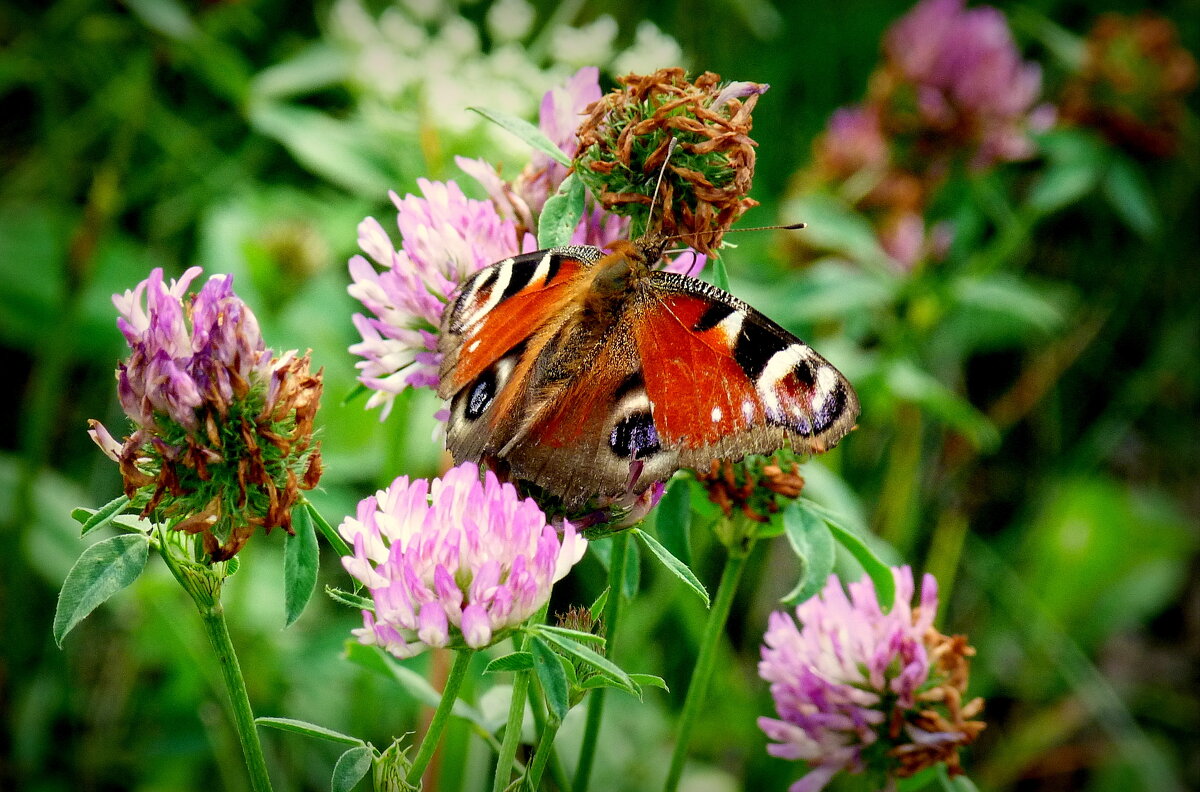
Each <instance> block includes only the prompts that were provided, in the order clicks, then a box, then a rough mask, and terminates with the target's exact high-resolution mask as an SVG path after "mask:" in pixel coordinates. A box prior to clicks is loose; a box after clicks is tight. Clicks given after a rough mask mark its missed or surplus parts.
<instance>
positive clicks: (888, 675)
mask: <svg viewBox="0 0 1200 792" xmlns="http://www.w3.org/2000/svg"><path fill="white" fill-rule="evenodd" d="M892 575H893V577H894V579H895V581H896V599H895V604H894V605H893V606H892V609H891V610H890V611H888V612H884V611H883V609H882V608H881V607H880V605H879V600H878V598H877V596H876V593H875V587H874V586H873V585H872V583H871V581H870V579H864V580H862V581H859V582H856V583H851V584H850V586H849V588H850V595H849V597H847V596H846V592H845V591H844V590H843V589H842V586H841V583H840V582H839V580H838V578H837V577H836V576H830V578H829V582H828V583H827V584H826V586H825V589H824V590H823V591H822V592H821V593H820V594H818V595H817V596H816V597H813V598H812V599H810V600H808V601H806V602H804V603H803V604H801V605H800V606H799V607H798V608H796V619H795V620H793V619H792V617H791V616H789V615H788V614H786V613H784V612H781V611H776V612H775V613H772V614H771V616H770V618H769V621H768V628H767V632H766V635H765V636H764V639H763V640H764V646H763V648H762V661H761V662H760V663H759V666H758V672H759V675H760V676H761V677H762V678H763V679H764V680H766V681H767V682H770V683H771V695H772V696H773V697H774V699H775V708H776V711H777V713H778V715H779V718H778V719H776V718H759V720H758V724H759V727H760V728H762V730H763V731H764V732H766V734H767V736H768V737H769V738H770V739H772V740H775V741H776V742H775V743H773V744H771V745H768V746H767V751H768V752H769V753H770V754H771V755H773V756H778V757H781V758H784V759H803V760H804V761H806V762H808V763H809V766H810V768H811V769H810V770H809V772H808V773H807V774H806V775H805V776H804V777H803V778H801V779H800V780H799V781H797V782H796V783H795V784H793V785H792V786H791V787H790V792H817V791H818V790H820V789H822V788H823V787H824V786H825V785H826V784H827V783H828V782H829V780H830V779H831V778H832V777H833V776H834V775H835V774H836V773H837V772H838V771H840V770H846V771H848V772H851V773H862V772H864V771H867V772H872V773H875V774H886V775H888V776H900V777H906V776H909V775H912V774H913V773H915V772H917V771H918V770H920V769H922V768H924V767H928V766H930V765H933V764H936V763H938V762H946V763H947V766H948V770H949V772H950V773H951V774H956V773H961V772H962V771H961V768H960V767H959V758H958V749H959V748H960V747H961V746H964V745H967V744H969V743H971V742H973V741H974V740H975V738H976V737H977V736H978V734H979V732H980V731H982V730H983V728H984V724H983V723H982V722H981V721H976V720H971V718H973V717H974V716H975V715H976V714H978V712H979V711H980V710H981V709H982V707H983V700H982V699H975V700H973V701H971V702H970V703H968V704H966V705H964V704H963V703H962V696H963V693H964V692H965V690H966V685H967V670H968V661H967V658H968V657H970V656H971V655H973V654H974V650H973V649H972V648H971V647H969V646H967V644H966V639H965V638H964V637H963V636H953V637H950V636H945V635H942V634H941V633H939V632H938V631H937V630H935V629H934V628H933V618H934V615H935V613H936V611H937V582H936V581H935V580H934V579H933V577H932V576H931V575H926V576H925V578H924V581H923V582H922V585H921V599H920V603H919V605H918V606H917V607H915V608H914V607H912V606H911V605H910V600H911V599H912V596H913V588H914V586H913V576H912V570H911V569H910V568H909V567H907V566H904V567H897V568H893V569H892ZM797 622H799V626H797Z"/></svg>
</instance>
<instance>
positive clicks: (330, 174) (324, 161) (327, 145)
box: [248, 99, 395, 195]
mask: <svg viewBox="0 0 1200 792" xmlns="http://www.w3.org/2000/svg"><path fill="white" fill-rule="evenodd" d="M248 117H249V120H250V123H251V125H252V126H253V127H254V128H255V129H256V130H257V131H258V132H260V133H261V134H263V135H266V136H267V137H270V138H273V139H274V140H277V141H278V142H279V143H280V144H282V145H283V146H284V147H285V148H286V149H287V150H288V151H289V152H291V154H292V156H293V157H295V158H296V161H297V162H299V163H300V164H301V165H303V166H304V167H306V168H308V170H310V171H312V172H313V173H315V174H316V175H318V176H321V177H323V178H325V179H327V180H329V181H330V182H332V183H333V184H336V185H339V186H341V187H345V188H346V189H348V190H351V191H353V192H355V193H357V194H359V195H382V194H384V193H386V192H387V190H388V189H389V187H390V186H391V185H392V184H393V183H394V182H395V174H394V173H392V172H391V170H390V169H389V168H388V167H387V166H386V165H385V164H384V160H383V157H382V156H381V153H380V152H377V151H373V148H372V147H373V143H374V141H373V140H372V139H371V136H372V134H373V133H372V131H371V130H370V129H368V128H367V126H366V125H365V124H362V123H360V122H355V121H353V120H348V121H342V120H339V119H336V118H333V117H331V116H328V115H326V114H325V113H322V112H320V111H319V110H314V109H312V108H308V107H301V106H299V105H293V104H285V103H283V102H277V101H271V100H265V99H264V100H262V101H254V102H252V103H251V104H250V105H249V111H248ZM373 155H374V156H373Z"/></svg>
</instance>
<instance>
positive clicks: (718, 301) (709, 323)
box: [637, 272, 858, 463]
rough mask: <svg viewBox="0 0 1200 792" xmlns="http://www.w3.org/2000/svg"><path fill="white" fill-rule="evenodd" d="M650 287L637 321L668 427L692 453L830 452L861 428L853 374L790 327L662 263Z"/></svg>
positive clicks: (652, 390)
mask: <svg viewBox="0 0 1200 792" xmlns="http://www.w3.org/2000/svg"><path fill="white" fill-rule="evenodd" d="M648 289H649V291H650V292H651V293H652V294H653V295H654V298H655V299H654V300H652V301H650V303H651V307H650V308H649V309H647V310H646V314H647V315H646V316H645V317H644V318H643V319H642V320H641V321H639V322H638V324H637V326H638V331H639V332H638V348H639V353H640V355H641V357H642V359H643V361H644V364H643V365H644V368H645V376H646V383H647V393H648V395H649V397H650V399H651V401H653V402H654V404H655V422H656V424H657V426H658V430H659V434H660V435H661V436H662V438H663V439H664V441H665V442H666V443H667V444H670V445H678V446H680V447H681V448H682V450H684V451H685V452H689V453H687V454H686V456H687V458H688V460H689V463H690V461H691V460H695V459H702V460H703V461H704V462H707V461H710V460H711V459H719V458H737V457H740V456H742V455H744V454H747V453H766V452H769V451H773V450H775V449H777V448H780V447H782V446H785V445H790V446H792V448H794V449H795V450H797V451H801V452H809V453H811V452H820V451H824V450H826V449H828V448H832V447H833V446H834V445H835V444H836V443H837V442H838V440H840V439H841V438H842V437H844V436H845V435H846V433H847V432H849V431H850V429H851V428H853V426H854V421H855V419H856V418H857V417H858V400H857V397H856V396H855V395H854V389H853V388H852V387H851V386H850V383H849V382H847V381H846V379H845V377H843V376H842V374H841V373H840V372H839V371H838V370H837V369H836V368H834V367H833V366H832V365H830V364H829V362H828V361H826V360H825V359H824V358H823V357H821V356H820V355H818V354H817V353H816V352H814V351H813V350H812V348H810V347H809V346H808V345H807V344H805V343H804V342H803V341H801V340H799V339H798V338H796V337H795V336H794V335H792V334H791V333H789V332H788V331H787V330H785V329H783V328H782V327H780V326H779V325H778V324H776V323H775V322H773V321H771V320H770V319H768V318H767V317H766V316H764V315H763V314H761V313H759V312H758V311H756V310H755V309H754V308H752V307H750V306H749V305H747V304H746V303H744V302H742V301H741V300H739V299H737V298H736V297H734V296H732V295H730V294H728V293H727V292H725V291H722V290H721V289H718V288H716V287H714V286H711V285H709V284H707V283H704V282H703V281H700V280H697V279H695V278H688V277H685V276H682V275H676V274H673V273H666V272H655V273H652V274H651V276H650V279H649V280H648ZM662 360H666V361H667V362H666V363H664V364H662V365H659V364H658V363H657V362H656V361H662ZM652 361H655V362H652ZM689 381H690V387H688V385H687V383H689Z"/></svg>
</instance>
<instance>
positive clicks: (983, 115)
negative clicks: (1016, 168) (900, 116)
mask: <svg viewBox="0 0 1200 792" xmlns="http://www.w3.org/2000/svg"><path fill="white" fill-rule="evenodd" d="M884 54H885V57H886V58H887V60H888V61H889V63H890V64H891V65H893V66H894V67H895V68H896V69H898V71H899V72H900V76H901V78H902V79H903V80H905V81H906V82H909V83H911V84H913V86H914V88H915V90H916V102H917V110H918V113H919V115H920V117H921V119H922V121H923V122H924V123H925V124H927V125H928V126H930V127H933V128H939V129H951V128H956V127H959V126H961V125H963V124H966V125H967V126H968V127H969V128H971V129H972V134H973V136H974V137H975V142H976V144H977V146H978V148H977V150H976V152H975V154H974V157H973V159H972V164H973V165H974V166H976V167H986V166H988V165H990V164H992V163H995V162H1004V161H1009V160H1019V159H1024V158H1026V157H1028V156H1030V155H1031V154H1032V153H1033V145H1032V143H1031V142H1030V141H1029V139H1028V138H1027V137H1026V135H1025V128H1026V127H1027V126H1028V125H1029V120H1030V119H1029V116H1030V113H1031V111H1032V110H1033V106H1034V103H1035V102H1037V99H1038V96H1039V95H1040V93H1041V88H1042V74H1041V69H1040V68H1039V67H1038V66H1037V65H1036V64H1033V63H1027V62H1025V61H1022V60H1021V56H1020V53H1019V52H1018V51H1017V48H1016V44H1015V43H1014V42H1013V38H1012V33H1011V32H1010V31H1009V29H1008V24H1007V22H1006V21H1005V18H1004V15H1003V14H1002V13H1000V11H998V10H997V9H995V8H991V7H989V6H981V7H979V8H973V9H969V10H968V9H966V8H965V7H964V0H923V2H921V3H918V4H917V5H916V6H915V7H914V8H913V9H912V10H911V11H909V12H908V14H906V15H905V16H904V17H902V18H901V19H900V20H898V21H897V22H896V23H895V24H894V25H893V26H892V27H891V29H890V30H889V31H888V33H887V35H886V37H885V39H884Z"/></svg>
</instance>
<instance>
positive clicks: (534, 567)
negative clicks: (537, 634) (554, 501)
mask: <svg viewBox="0 0 1200 792" xmlns="http://www.w3.org/2000/svg"><path fill="white" fill-rule="evenodd" d="M338 530H339V532H340V533H341V535H342V536H343V537H344V538H345V539H346V541H348V542H351V543H352V544H353V546H354V555H353V556H346V557H344V558H343V559H342V563H343V565H344V566H345V567H346V570H347V571H348V572H349V573H350V574H351V575H352V576H353V577H354V578H356V579H357V580H359V581H361V582H362V583H363V584H364V585H365V586H366V587H367V588H368V589H369V591H370V593H371V597H372V599H373V600H374V601H375V612H374V613H373V614H372V613H371V612H370V611H363V621H364V626H363V627H362V628H361V629H358V630H355V631H354V634H355V635H356V636H358V639H359V640H360V641H362V642H363V643H365V644H369V645H378V646H381V647H383V648H384V649H386V650H387V651H389V652H391V653H392V654H393V655H395V656H396V657H400V658H405V657H412V656H414V655H416V654H419V653H420V652H423V651H424V650H425V649H426V648H428V647H431V646H439V647H440V646H450V645H455V644H458V645H464V644H465V645H466V646H469V647H472V648H482V647H485V646H488V645H490V644H491V643H493V642H494V641H496V640H498V639H499V638H500V637H501V635H500V634H501V633H502V632H503V631H504V630H506V629H508V628H510V627H515V626H517V625H519V624H521V623H522V622H524V621H525V620H526V619H528V618H529V617H530V616H532V615H533V614H534V613H536V612H537V611H538V609H540V608H541V607H542V605H544V604H545V603H546V601H547V599H549V597H550V589H551V586H553V584H554V583H555V582H557V581H559V580H561V579H562V578H563V577H564V576H565V575H566V574H567V572H569V571H570V569H571V567H572V566H574V565H575V564H576V563H578V562H579V560H580V559H581V558H582V557H583V554H584V551H585V550H586V549H587V543H586V542H585V541H584V539H583V538H582V537H581V536H579V535H578V534H577V533H576V532H575V528H574V527H573V526H572V525H571V524H570V523H564V524H563V529H562V535H561V537H560V536H559V533H558V532H557V531H555V529H554V527H553V526H550V525H548V524H547V523H546V515H545V514H543V513H542V510H541V509H540V508H539V507H538V505H537V504H536V503H535V502H534V501H533V500H532V499H530V498H525V499H522V498H521V497H520V496H519V495H518V494H517V491H516V489H514V488H513V486H512V485H511V484H507V483H505V484H501V483H500V482H499V480H498V479H497V478H496V476H495V474H494V473H492V472H491V471H488V472H487V473H486V474H485V477H484V480H483V481H482V482H481V481H480V480H479V468H478V467H476V466H475V465H474V464H473V463H469V462H468V463H465V464H462V465H459V466H458V467H455V468H451V469H450V470H449V471H447V473H446V474H445V476H443V477H442V478H440V479H433V481H432V482H430V481H426V480H425V479H417V480H415V481H411V482H410V481H409V479H408V477H407V476H403V477H400V478H397V479H396V480H395V481H394V482H392V485H391V486H390V487H388V488H387V489H384V490H382V491H380V492H378V493H376V494H375V495H373V496H371V497H368V498H365V499H364V500H363V501H361V502H360V503H359V504H358V511H357V515H356V516H355V517H347V518H346V519H345V520H344V521H343V522H342V524H341V526H340V527H339V529H338Z"/></svg>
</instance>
